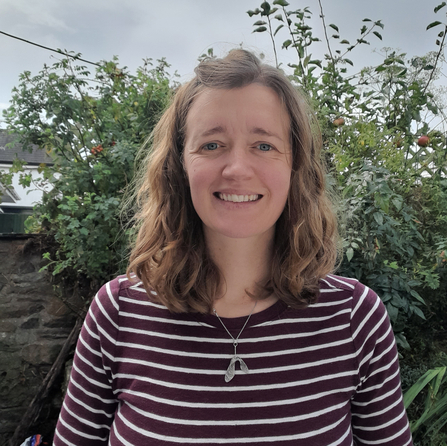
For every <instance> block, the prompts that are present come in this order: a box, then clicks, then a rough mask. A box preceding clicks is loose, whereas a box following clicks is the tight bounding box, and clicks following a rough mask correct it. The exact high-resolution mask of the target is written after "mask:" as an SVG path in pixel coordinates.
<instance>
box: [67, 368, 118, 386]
mask: <svg viewBox="0 0 447 446" xmlns="http://www.w3.org/2000/svg"><path fill="white" fill-rule="evenodd" d="M73 369H74V370H76V372H77V373H79V375H81V376H82V377H83V378H85V380H86V381H88V382H89V383H90V384H93V385H94V386H98V387H102V388H103V389H110V385H108V384H104V383H102V382H99V381H96V380H95V379H92V378H90V377H89V376H87V375H86V374H85V373H84V372H83V371H82V370H81V369H79V368H78V367H77V366H76V363H73Z"/></svg>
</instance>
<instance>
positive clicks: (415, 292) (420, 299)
mask: <svg viewBox="0 0 447 446" xmlns="http://www.w3.org/2000/svg"><path fill="white" fill-rule="evenodd" d="M410 294H411V295H412V296H413V297H414V298H415V299H416V300H418V301H419V302H421V303H422V304H424V305H426V303H425V301H424V299H422V297H421V296H420V295H419V293H418V292H417V291H415V290H411V291H410Z"/></svg>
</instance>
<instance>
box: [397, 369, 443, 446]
mask: <svg viewBox="0 0 447 446" xmlns="http://www.w3.org/2000/svg"><path fill="white" fill-rule="evenodd" d="M446 370H447V367H446V366H443V367H437V368H435V369H431V370H428V371H427V372H425V373H424V374H423V375H422V376H421V377H420V378H419V379H418V380H417V381H416V382H415V383H414V385H413V386H411V387H410V388H409V389H408V390H407V391H406V392H405V395H404V405H405V408H406V409H408V408H409V407H410V405H411V404H414V405H416V406H419V407H417V409H419V413H418V418H417V419H416V420H414V421H412V422H411V423H410V426H411V432H412V434H413V436H414V438H415V439H417V438H418V437H422V438H423V437H425V436H427V435H428V436H430V438H439V437H440V436H442V434H441V435H440V433H441V429H442V428H443V427H444V426H445V425H446V424H447V377H446ZM424 397H425V398H424ZM420 412H422V413H420ZM443 437H444V440H445V439H446V437H445V436H443ZM431 444H432V445H434V444H435V443H433V442H432V443H431ZM436 444H441V443H440V442H437V443H436Z"/></svg>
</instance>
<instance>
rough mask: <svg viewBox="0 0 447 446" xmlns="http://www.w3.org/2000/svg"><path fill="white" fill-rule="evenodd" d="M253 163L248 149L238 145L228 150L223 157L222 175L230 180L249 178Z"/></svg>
mask: <svg viewBox="0 0 447 446" xmlns="http://www.w3.org/2000/svg"><path fill="white" fill-rule="evenodd" d="M252 175H253V165H252V160H251V157H250V152H249V150H248V149H247V148H246V147H244V146H242V145H240V146H234V147H232V148H231V150H229V151H228V152H227V154H226V157H225V162H224V167H223V170H222V176H223V177H224V178H226V179H231V180H242V179H248V178H251V177H252Z"/></svg>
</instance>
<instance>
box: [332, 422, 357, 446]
mask: <svg viewBox="0 0 447 446" xmlns="http://www.w3.org/2000/svg"><path fill="white" fill-rule="evenodd" d="M349 435H351V426H349V427H348V429H347V431H346V432H345V433H344V434H343V436H342V437H340V438H339V439H338V440H335V441H334V442H333V443H331V444H328V446H338V445H339V444H340V443H342V442H343V441H344V439H345V438H347V437H348V436H349ZM351 446H353V443H351Z"/></svg>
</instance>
